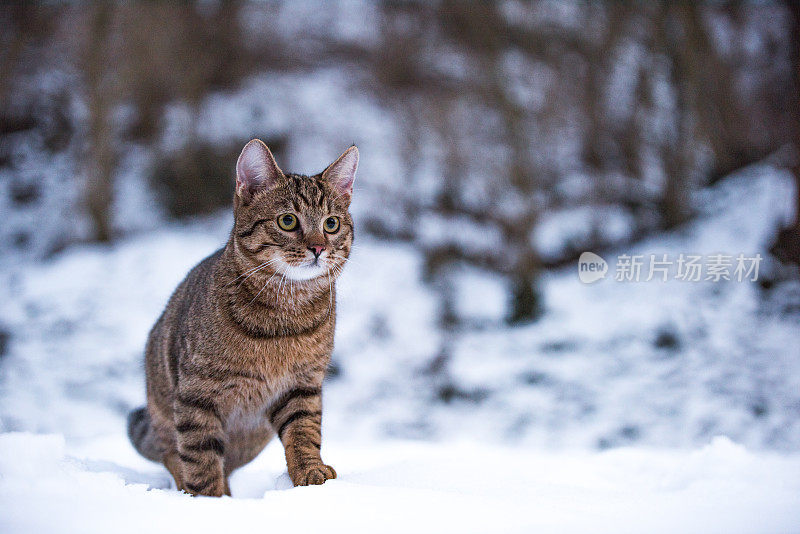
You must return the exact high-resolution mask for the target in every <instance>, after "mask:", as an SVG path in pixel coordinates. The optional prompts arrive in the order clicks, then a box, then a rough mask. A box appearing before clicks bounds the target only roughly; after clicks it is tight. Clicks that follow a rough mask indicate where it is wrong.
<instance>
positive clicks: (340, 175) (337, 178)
mask: <svg viewBox="0 0 800 534" xmlns="http://www.w3.org/2000/svg"><path fill="white" fill-rule="evenodd" d="M357 169H358V147H356V145H353V146H351V147H350V148H348V149H347V150H345V151H344V154H342V155H341V156H339V159H337V160H336V161H334V162H333V163H331V164H330V165H328V168H327V169H325V170H324V171H322V178H323V179H324V180H327V181H328V183H330V184H331V185H332V186H333V188H334V189H335V190H336V192H337V193H339V195H341V196H342V197H343V198H345V199H346V200H347V202H350V198H351V197H352V196H353V182H354V181H355V179H356V170H357Z"/></svg>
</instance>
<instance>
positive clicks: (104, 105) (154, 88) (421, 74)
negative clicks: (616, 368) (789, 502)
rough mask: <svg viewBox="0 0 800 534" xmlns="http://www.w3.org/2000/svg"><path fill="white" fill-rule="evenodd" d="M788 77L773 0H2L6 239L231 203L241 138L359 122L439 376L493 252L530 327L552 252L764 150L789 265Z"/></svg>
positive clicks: (112, 228) (33, 252) (21, 247)
mask: <svg viewBox="0 0 800 534" xmlns="http://www.w3.org/2000/svg"><path fill="white" fill-rule="evenodd" d="M798 98H800V8H798V4H797V3H796V2H789V1H787V2H727V1H721V2H668V1H648V2H625V1H609V2H577V1H575V2H573V1H543V2H522V1H513V0H508V1H502V2H457V1H451V0H442V1H436V2H421V1H393V0H387V1H382V2H359V1H346V0H338V1H332V2H325V3H317V2H307V1H298V2H273V1H264V2H255V1H254V2H247V1H241V0H240V1H233V2H212V1H201V2H141V3H140V2H97V3H93V2H79V3H71V2H57V3H47V4H37V3H27V2H20V3H11V4H4V5H3V6H2V7H1V8H0V213H2V214H3V219H4V220H3V224H2V225H0V249H2V251H3V252H2V254H3V256H4V259H3V262H5V264H6V265H11V266H12V267H13V266H14V265H26V264H27V263H26V262H37V261H40V260H42V259H45V258H53V257H57V256H58V254H59V253H61V252H62V251H64V250H66V249H69V248H71V247H73V246H75V245H81V246H83V245H85V244H86V243H91V242H111V243H115V242H118V241H119V240H121V239H122V240H124V239H126V238H129V237H131V236H137V235H141V234H142V233H146V232H150V231H153V230H156V229H158V228H162V227H164V226H165V225H167V224H174V223H175V221H178V223H179V224H189V223H191V221H196V220H198V218H202V217H204V216H210V215H213V214H215V213H220V212H227V210H228V209H229V206H230V200H231V195H232V192H233V168H234V163H235V159H236V156H237V155H238V152H239V150H241V147H242V146H243V145H244V143H245V142H246V141H247V140H249V139H251V138H253V137H259V138H261V139H263V140H264V141H265V142H266V143H267V144H268V145H269V146H270V148H272V149H273V151H274V153H275V154H276V158H277V160H278V163H279V164H280V165H281V166H282V167H283V168H284V169H288V170H292V171H296V172H305V173H314V172H318V171H320V170H321V169H322V168H324V166H325V165H326V164H327V163H328V162H329V161H330V160H332V159H333V158H334V157H336V156H337V155H338V154H340V153H341V152H342V150H344V148H346V147H347V146H348V145H350V144H351V143H356V144H357V145H358V146H359V147H360V149H361V153H362V166H361V169H360V171H359V177H358V179H357V183H356V195H355V203H354V206H353V210H354V215H355V219H356V221H357V230H358V234H359V237H362V236H366V237H367V238H368V239H374V240H376V241H378V242H392V243H395V242H396V243H404V244H405V245H404V246H409V247H411V248H412V249H413V250H414V251H416V253H418V254H419V255H420V257H421V258H422V269H421V277H422V279H423V280H424V283H425V284H426V287H427V288H428V290H429V291H430V292H431V294H432V295H435V300H436V302H437V306H436V313H435V315H436V319H435V320H436V323H437V328H438V329H439V331H440V332H444V333H445V335H444V337H443V339H444V341H443V342H442V343H441V344H440V345H439V349H437V351H438V354H439V356H437V357H436V358H434V359H433V361H431V362H430V364H429V366H428V367H427V368H426V369H427V371H426V372H435V371H436V370H437V368H438V367H441V366H443V365H445V363H444V360H446V359H447V358H448V357H449V354H450V350H449V348H448V347H449V345H448V344H449V343H451V342H453V343H455V339H456V338H457V335H455V333H457V332H460V331H463V329H464V328H471V327H476V328H477V327H480V326H481V325H480V324H472V323H470V318H469V317H466V316H464V314H461V313H460V312H459V310H460V307H459V304H458V300H459V298H461V296H460V295H461V290H460V289H459V287H460V286H459V282H458V280H457V279H455V278H454V274H453V273H458V272H461V271H460V269H477V270H479V271H480V272H483V273H487V272H488V273H492V275H493V276H494V277H495V278H496V279H497V280H500V281H501V283H502V287H503V288H504V289H503V291H504V292H505V305H504V308H503V310H502V321H503V322H505V323H510V324H517V323H530V322H532V321H535V320H536V319H537V318H540V317H541V314H542V313H543V311H544V310H545V308H544V306H543V304H542V297H541V293H542V292H541V288H540V286H541V284H540V280H541V279H542V276H543V275H544V273H547V272H550V271H552V270H554V269H559V268H562V267H565V266H572V265H574V264H575V262H576V261H577V257H578V255H579V254H580V253H581V252H582V251H584V250H592V251H595V252H598V253H601V254H602V253H604V252H605V251H611V250H620V248H621V247H622V248H624V247H626V246H632V245H635V244H636V243H640V242H642V241H643V240H645V239H648V238H651V237H653V236H658V235H661V234H662V233H664V232H671V231H674V230H676V229H678V230H680V228H682V227H683V226H684V225H686V224H687V223H690V222H691V221H693V220H694V217H695V215H696V213H697V211H698V207H699V206H701V205H702V204H703V203H704V202H706V201H707V199H708V197H707V196H703V195H701V194H700V193H701V192H702V191H704V190H707V189H708V188H710V187H714V186H716V185H717V184H718V183H720V182H721V181H723V180H724V179H725V177H727V176H728V175H730V174H731V173H733V172H734V171H737V170H739V169H742V168H745V167H747V166H750V165H753V164H756V163H758V162H761V161H764V160H768V161H770V162H771V164H773V165H775V166H776V167H777V168H788V169H791V172H793V176H794V180H795V181H796V182H797V186H796V187H795V189H794V191H795V193H794V195H795V196H796V197H797V198H795V199H793V200H792V202H793V203H794V205H795V206H796V209H795V215H794V220H785V221H783V222H782V224H781V225H779V226H776V227H775V228H773V229H772V236H771V238H770V243H769V250H770V251H771V252H772V254H773V255H774V257H775V258H777V259H778V260H779V263H780V264H782V265H783V267H782V268H781V269H773V270H772V274H771V275H770V276H767V277H765V278H764V279H763V280H762V285H763V286H764V288H763V290H764V291H768V290H769V288H770V287H771V286H773V285H774V284H775V283H776V280H775V279H774V278H775V277H784V278H785V277H790V278H791V277H796V276H797V268H796V266H797V265H798V264H800V219H799V218H800V215H798V214H800V163H799V161H800V158H798V148H799V147H800V106H799V105H798ZM756 217H758V215H756ZM732 252H739V251H738V250H737V251H732ZM744 252H749V251H744ZM792 266H794V267H792ZM777 273H780V274H777ZM375 330H376V331H380V330H381V328H380V325H378V326H375ZM448 332H449V333H451V334H452V335H450V336H449V337H448V334H447V333H448ZM670 339H671V338H670V337H669V333H667V338H666V341H664V343H666V345H669V344H670V343H674V341H670ZM448 340H450V341H448ZM530 383H531V384H535V383H537V378H536V375H535V374H532V375H531V376H530ZM439 388H440V389H439V390H438V391H439V397H440V398H441V399H444V400H449V399H450V398H452V397H454V396H455V397H457V398H462V399H467V400H470V399H472V400H476V399H478V400H479V399H480V398H481V395H482V393H481V392H480V390H477V393H476V392H475V391H472V390H469V391H465V390H463V389H459V388H458V387H456V386H452V385H447V384H445V385H441V384H440V385H439ZM448 388H449V389H448ZM793 409H794V410H795V411H794V412H792V413H793V415H792V417H795V418H796V416H797V413H796V411H797V410H798V409H800V408H797V407H795V408H793Z"/></svg>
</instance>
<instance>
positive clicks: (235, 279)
mask: <svg viewBox="0 0 800 534" xmlns="http://www.w3.org/2000/svg"><path fill="white" fill-rule="evenodd" d="M269 261H272V260H267V261H265V262H264V263H261V264H259V265H256V266H255V267H253V268H252V269H248V270H246V271H245V272H243V273H242V274H240V275H239V276H237V277H236V278H234V279H233V280H231V281H230V282H228V285H229V286H232V285H233V284H234V283H235V282H236V281H237V280H238V279H239V278H241V277H243V276H245V275H247V274H249V273H251V272H253V271H256V270H258V269H260V268H261V267H263V266H264V265H266V264H267V262H269Z"/></svg>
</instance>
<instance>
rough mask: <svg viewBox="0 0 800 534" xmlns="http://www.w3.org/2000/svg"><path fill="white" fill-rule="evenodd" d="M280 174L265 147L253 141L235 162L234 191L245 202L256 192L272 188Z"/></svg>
mask: <svg viewBox="0 0 800 534" xmlns="http://www.w3.org/2000/svg"><path fill="white" fill-rule="evenodd" d="M280 172H281V170H280V169H279V168H278V165H277V164H276V163H275V159H274V158H273V157H272V153H271V152H270V151H269V148H267V145H265V144H264V143H262V142H261V141H259V140H258V139H253V140H252V141H250V142H249V143H247V144H246V145H245V146H244V148H243V149H242V153H241V154H240V155H239V160H238V161H237V162H236V191H237V192H238V193H239V194H240V195H241V196H242V197H243V198H245V199H246V200H247V199H249V197H250V196H252V195H253V194H254V193H256V192H257V191H260V190H265V189H269V188H270V187H272V186H273V185H274V184H275V182H276V180H277V179H278V176H279V175H280Z"/></svg>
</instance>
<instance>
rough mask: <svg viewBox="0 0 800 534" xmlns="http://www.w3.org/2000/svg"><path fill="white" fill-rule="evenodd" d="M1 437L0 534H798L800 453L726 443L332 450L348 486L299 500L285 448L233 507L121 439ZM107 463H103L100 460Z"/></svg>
mask: <svg viewBox="0 0 800 534" xmlns="http://www.w3.org/2000/svg"><path fill="white" fill-rule="evenodd" d="M95 449H96V450H94V451H92V450H91V448H84V450H70V448H69V447H67V446H66V445H65V443H64V439H63V437H59V436H54V435H34V434H27V433H10V434H4V435H2V436H0V472H2V478H0V499H1V500H2V503H3V504H2V508H3V513H2V514H0V530H1V531H2V532H7V533H12V532H68V531H73V530H77V531H80V532H83V533H93V532H98V533H103V534H105V533H107V532H119V533H124V532H137V533H138V532H218V531H235V530H236V529H252V528H253V527H259V528H260V527H262V525H263V528H268V529H270V530H274V531H278V532H281V531H291V530H296V529H298V528H301V529H302V530H304V531H324V532H330V533H336V532H347V533H352V532H376V531H380V532H403V533H407V532H441V533H447V532H459V533H469V532H533V531H536V532H560V533H569V532H614V533H625V532H650V533H658V532H684V533H692V532H702V533H706V534H708V533H714V532H720V533H726V534H733V533H737V532H743V533H745V532H760V533H762V534H766V533H770V532H792V531H796V529H797V528H798V525H800V455H799V454H793V455H786V456H779V455H775V454H766V453H761V454H754V453H752V452H748V451H747V450H745V449H744V448H742V447H741V446H738V445H735V444H733V443H732V442H730V441H729V440H728V439H726V438H716V439H714V440H713V441H712V442H711V443H710V444H709V445H707V446H705V447H703V448H701V449H698V450H695V451H680V452H679V451H665V450H648V449H616V450H613V451H606V452H601V453H587V452H573V453H555V452H542V451H536V450H527V451H523V450H519V449H507V448H503V447H499V446H480V445H475V444H468V443H453V444H425V443H415V442H394V441H388V442H384V443H381V444H378V445H370V446H364V445H357V444H356V445H354V444H346V443H342V442H334V443H326V445H325V450H324V455H325V458H327V459H328V461H329V462H331V463H332V464H333V465H335V466H336V468H337V469H338V471H339V478H338V479H336V480H332V481H328V482H326V483H325V485H324V486H318V487H305V488H291V489H287V488H288V487H289V486H290V484H289V482H288V480H287V478H286V475H285V474H284V471H285V467H284V464H283V458H282V454H281V450H280V447H277V446H270V447H269V448H268V449H267V451H266V452H265V453H264V454H262V455H261V456H260V457H259V458H257V459H256V461H254V462H253V463H252V464H250V465H248V466H246V467H244V468H243V469H242V470H241V471H239V472H237V473H236V474H234V476H233V477H232V480H231V488H232V493H233V494H234V496H235V497H234V498H228V497H224V498H222V499H213V498H208V497H202V498H193V497H190V496H188V495H185V494H182V493H178V492H176V491H174V490H170V489H169V487H168V481H167V477H166V475H165V473H163V472H161V471H159V470H158V469H157V468H156V467H155V466H153V465H152V464H148V463H147V462H146V461H145V460H143V459H140V458H138V457H136V456H134V454H133V453H132V451H130V449H129V447H128V445H127V443H125V442H124V440H123V438H122V437H116V438H111V439H108V440H105V441H104V442H103V443H102V444H98V446H97V447H95ZM100 451H103V452H100Z"/></svg>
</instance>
